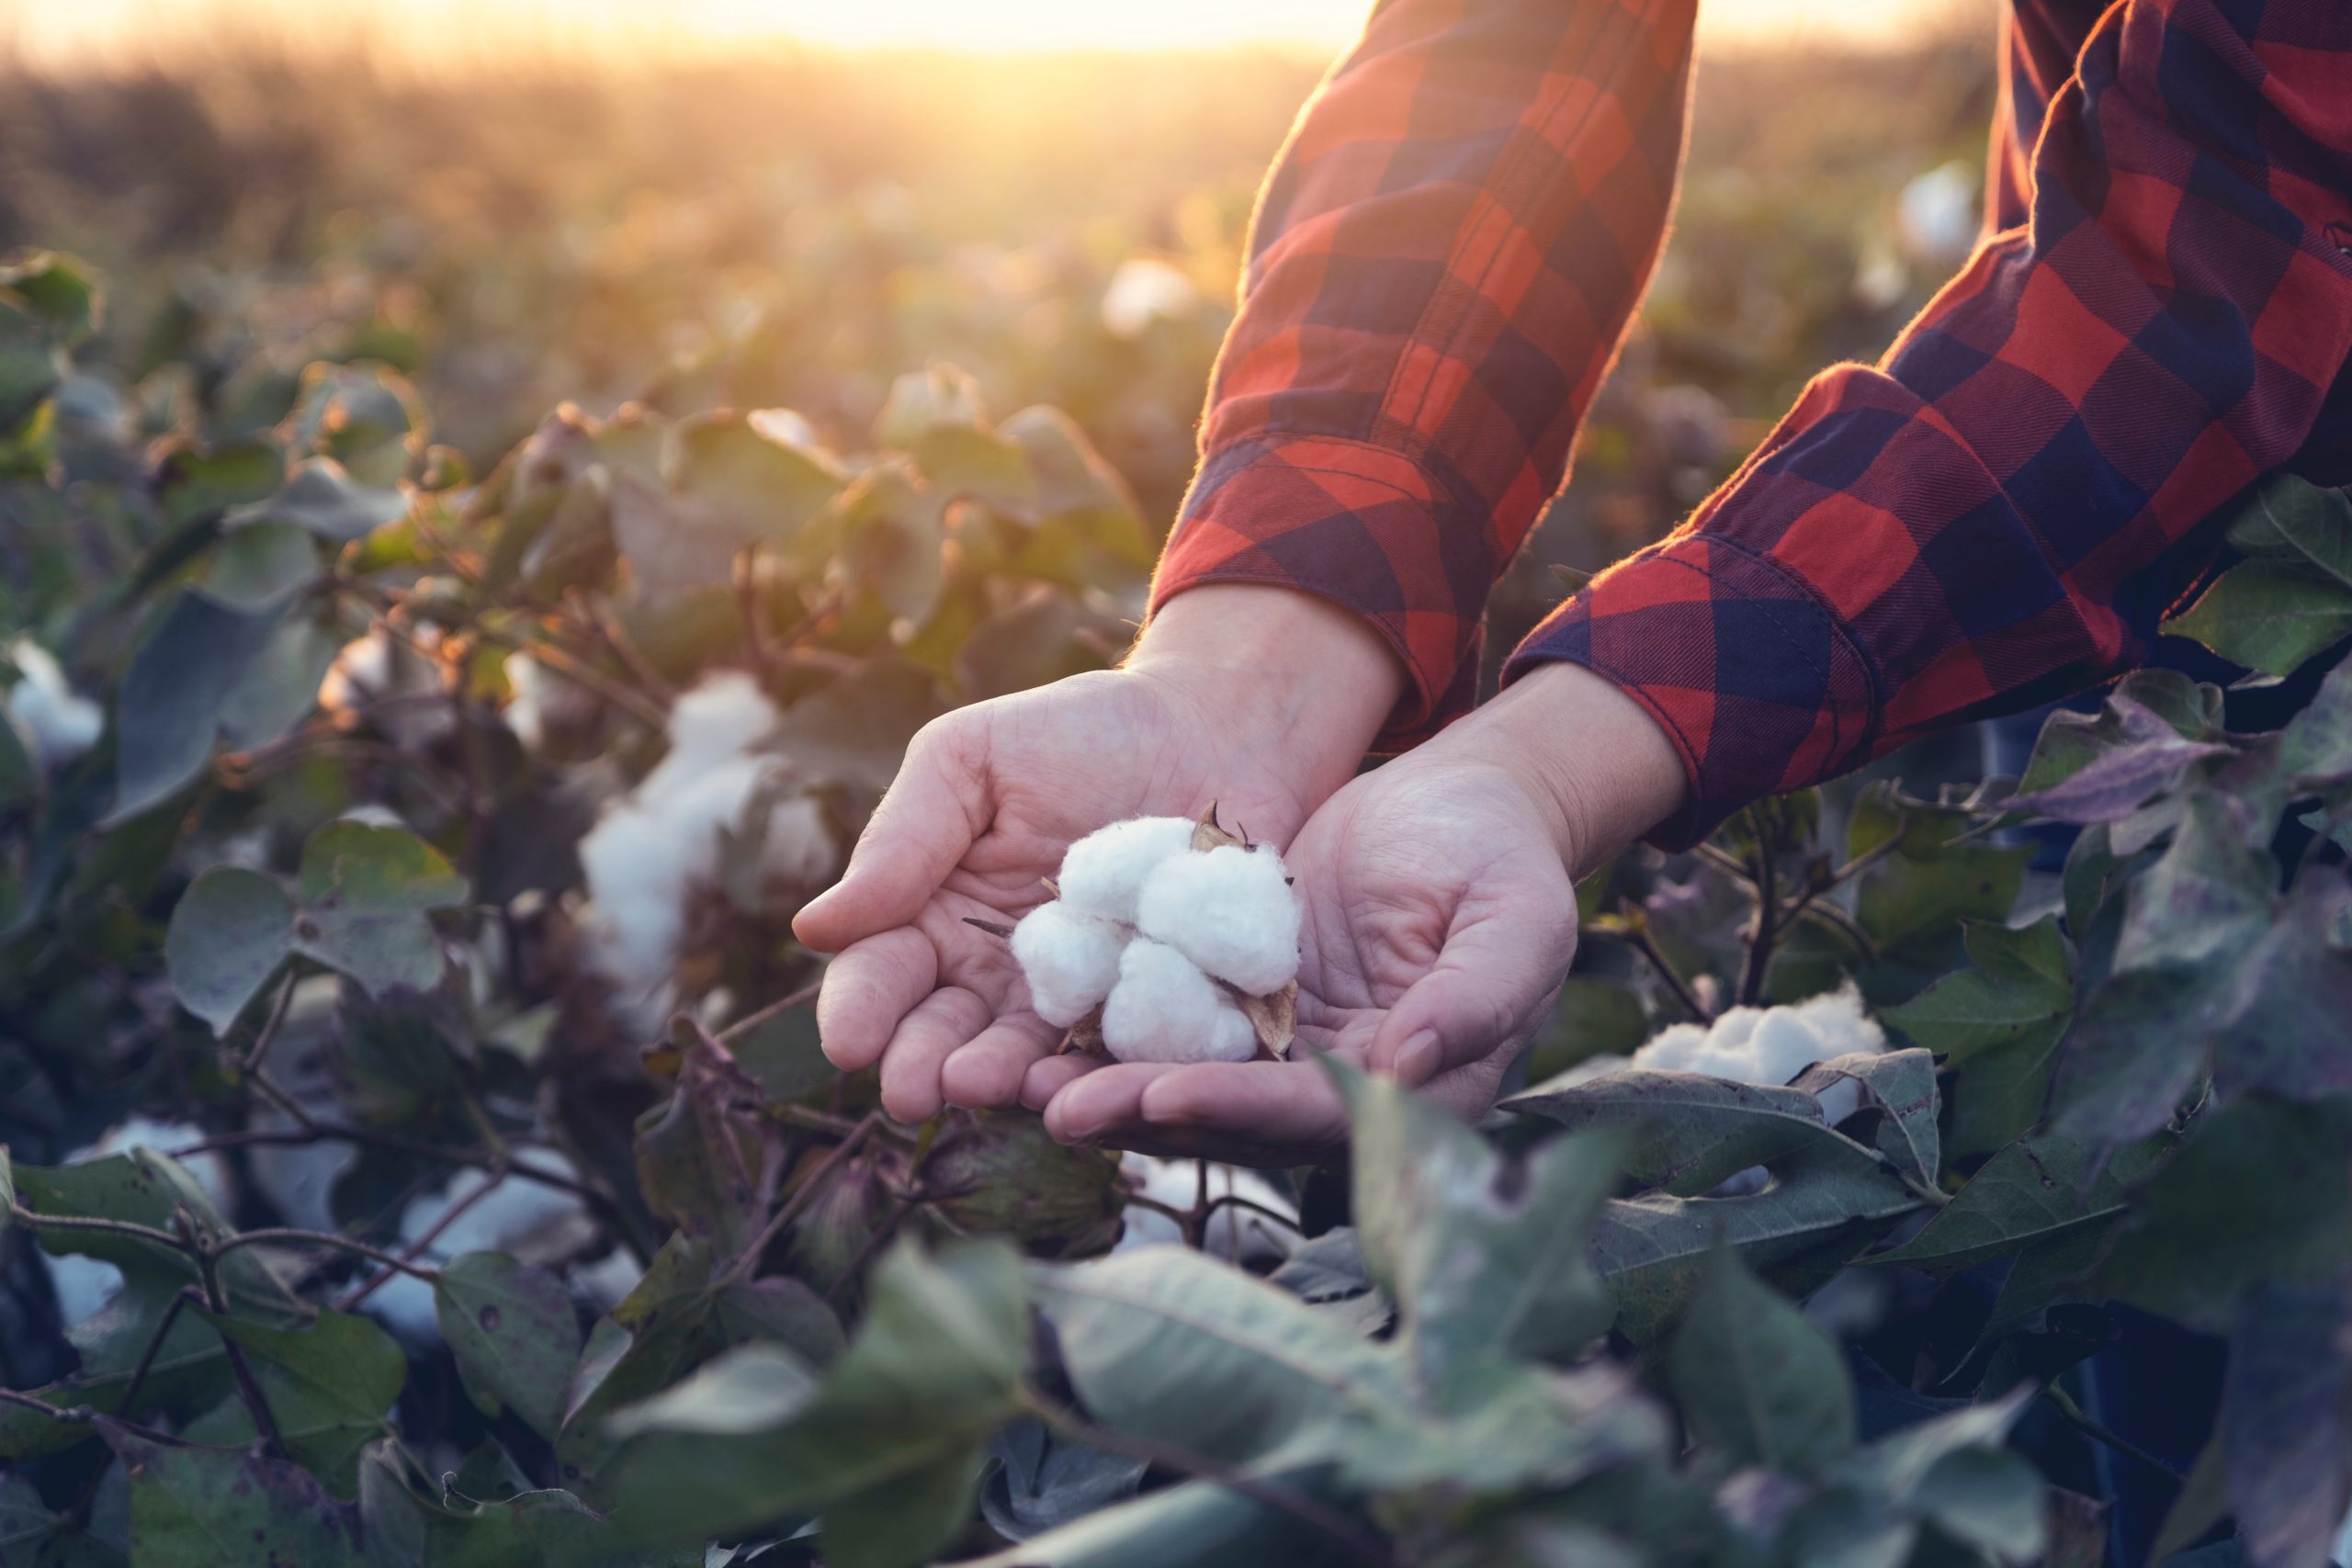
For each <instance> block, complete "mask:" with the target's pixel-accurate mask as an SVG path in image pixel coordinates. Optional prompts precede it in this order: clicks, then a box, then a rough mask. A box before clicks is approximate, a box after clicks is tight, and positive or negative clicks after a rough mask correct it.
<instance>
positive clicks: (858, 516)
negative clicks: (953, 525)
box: [831, 462, 947, 631]
mask: <svg viewBox="0 0 2352 1568" xmlns="http://www.w3.org/2000/svg"><path fill="white" fill-rule="evenodd" d="M833 517H834V520H835V526H836V529H837V531H838V534H839V537H838V539H837V540H835V541H833V542H832V546H831V547H832V549H833V550H834V552H836V554H837V557H838V559H839V562H840V570H841V571H842V574H843V575H844V576H845V577H846V578H847V579H848V581H849V582H850V585H851V586H852V587H853V588H854V589H855V590H856V591H857V592H859V593H861V594H865V595H870V596H871V597H873V598H875V599H876V600H878V601H880V603H881V604H882V607H883V608H884V609H885V610H887V611H888V613H889V614H890V615H891V617H892V619H893V620H894V621H896V622H899V623H900V624H901V625H903V626H905V627H906V628H907V629H908V630H909V631H911V630H912V628H913V627H915V626H920V625H921V624H922V622H924V621H925V620H928V619H929V618H930V616H931V612H932V610H933V608H934V607H935V606H936V605H937V604H938V603H939V591H940V586H941V584H942V583H943V582H944V581H945V571H944V563H943V560H942V556H943V552H944V548H945V545H946V536H947V535H946V517H945V498H944V496H942V495H941V494H940V493H939V492H938V491H931V490H925V489H923V488H922V486H921V485H920V483H919V481H918V480H917V478H916V476H915V474H914V472H913V470H912V469H911V468H909V467H908V466H907V465H906V464H905V463H903V462H889V463H884V464H882V465H880V466H878V467H876V468H869V469H868V470H866V471H865V473H863V474H861V475H859V476H858V477H857V479H855V480H854V481H853V482H852V483H851V485H850V487H849V489H848V490H846V491H842V497H841V500H840V502H839V504H838V507H837V509H836V511H835V513H833Z"/></svg>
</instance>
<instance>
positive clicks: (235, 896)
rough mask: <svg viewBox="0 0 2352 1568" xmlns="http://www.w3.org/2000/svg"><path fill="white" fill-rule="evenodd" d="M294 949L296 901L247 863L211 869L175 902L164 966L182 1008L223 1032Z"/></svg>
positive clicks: (167, 936)
mask: <svg viewBox="0 0 2352 1568" xmlns="http://www.w3.org/2000/svg"><path fill="white" fill-rule="evenodd" d="M293 951H294V901H293V900H292V899H290V898H288V897H287V896H286V890H285V889H284V888H283V887H280V886H278V885H277V880H276V879H275V878H273V877H268V876H265V875H263V874H261V873H260V872H257V871H247V870H245V869H244V868H243V867H242V866H216V867H215V868H213V869H212V870H210V871H208V872H206V873H205V874H203V875H202V876H199V877H198V878H197V879H196V881H195V882H194V883H193V884H192V885H190V886H189V887H188V890H187V892H186V893H185V894H183V895H181V897H180V901H179V902H178V903H177V904H176V905H175V906H173V908H172V921H171V926H170V928H169V929H168V930H167V931H165V932H164V967H165V968H166V969H167V970H168V971H169V972H170V974H171V977H172V994H173V995H174V996H175V997H177V998H179V1003H180V1006H182V1007H184V1008H186V1009H187V1010H188V1011H190V1012H192V1013H194V1014H196V1016H197V1017H198V1018H200V1019H202V1020H204V1021H205V1022H207V1023H209V1024H210V1025H211V1026H212V1032H213V1033H214V1034H215V1035H219V1036H223V1037H225V1036H226V1035H227V1034H228V1032H229V1031H230V1029H231V1028H232V1026H233V1025H234V1024H235V1023H236V1021H237V1019H238V1018H239V1016H240V1015H242V1014H243V1011H244V1010H245V1004H246V1003H248V1002H250V1001H252V1000H253V999H254V998H255V997H256V996H259V995H260V994H261V989H262V987H264V986H266V985H267V984H268V983H269V977H270V976H272V975H275V974H277V967H278V965H279V964H283V963H285V962H286V959H287V956H288V954H289V953H292V952H293Z"/></svg>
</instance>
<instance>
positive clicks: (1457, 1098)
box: [1022, 665, 1685, 1165]
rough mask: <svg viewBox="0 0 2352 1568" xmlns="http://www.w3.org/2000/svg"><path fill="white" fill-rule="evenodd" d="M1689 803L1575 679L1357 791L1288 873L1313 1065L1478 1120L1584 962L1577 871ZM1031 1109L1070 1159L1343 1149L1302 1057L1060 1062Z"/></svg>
mask: <svg viewBox="0 0 2352 1568" xmlns="http://www.w3.org/2000/svg"><path fill="white" fill-rule="evenodd" d="M1684 787H1685V783H1684V775H1683V771H1682V767H1681V764H1680V762H1679V760H1678V758H1677V756H1676V753H1675V751H1674V749H1673V746H1672V743H1671V742H1670V741H1669V740H1668V739H1667V737H1666V734H1665V732H1664V731H1663V730H1662V729H1660V728H1658V726H1657V723H1656V722H1655V721H1654V720H1652V719H1651V718H1650V717H1649V716H1647V715H1646V714H1645V712H1644V711H1643V710H1642V709H1641V708H1640V707H1639V706H1638V705H1635V704H1634V701H1633V700H1632V699H1631V698H1629V697H1627V696H1626V695H1624V694H1623V693H1622V692H1620V691H1618V690H1617V688H1616V687H1614V686H1613V685H1611V684H1610V682H1607V681H1605V680H1603V679H1602V678H1600V677H1599V676H1597V675H1593V674H1591V673H1590V672H1589V671H1585V670H1582V669H1580V668H1577V667H1576V666H1573V665H1556V666H1553V667H1551V668H1549V669H1545V670H1542V671H1535V672H1533V673H1531V674H1530V675H1528V676H1527V677H1526V678H1524V679H1523V680H1521V682H1519V683H1518V684H1516V685H1515V686H1513V687H1512V688H1511V690H1510V692H1508V693H1506V694H1503V695H1502V696H1501V697H1498V699H1496V701H1495V702H1493V703H1491V704H1489V705H1487V707H1486V708H1484V709H1482V710H1481V711H1480V712H1479V713H1477V714H1475V715H1473V716H1470V717H1468V718H1465V719H1464V720H1463V721H1462V722H1461V723H1459V724H1457V725H1455V726H1454V727H1453V728H1451V729H1449V730H1447V731H1446V732H1445V733H1444V734H1443V735H1442V736H1440V737H1439V738H1438V739H1434V740H1432V741H1430V742H1429V743H1428V744H1427V745H1425V746H1423V747H1421V748H1420V749H1419V750H1417V751H1414V752H1411V753H1409V754H1408V755H1407V756H1404V757H1401V758H1398V759H1397V761H1392V762H1390V763H1388V764H1387V765H1385V767H1382V768H1380V769H1378V770H1377V771H1375V772H1374V773H1367V774H1365V775H1364V776H1363V777H1361V778H1359V779H1357V780H1355V781H1354V782H1353V783H1351V784H1349V785H1348V786H1347V787H1346V788H1344V789H1342V790H1340V792H1339V793H1338V794H1336V795H1333V796H1332V797H1331V798H1330V800H1329V802H1328V803H1326V804H1325V805H1324V806H1323V807H1321V808H1319V809H1318V810H1317V812H1316V813H1315V815H1314V816H1313V817H1312V818H1310V819H1309V820H1308V822H1307V824H1306V828H1305V829H1303V830H1302V831H1301V832H1300V834H1299V835H1298V837H1297V839H1296V840H1294V841H1293V842H1292V844H1291V847H1290V849H1289V851H1288V852H1287V854H1286V856H1285V861H1286V863H1287V864H1288V865H1289V867H1290V869H1291V872H1292V874H1294V875H1295V878H1296V879H1297V880H1296V887H1297V891H1298V895H1299V897H1300V898H1301V900H1302V901H1303V903H1304V905H1305V919H1304V924H1303V928H1302V936H1301V942H1300V969H1299V1043H1300V1046H1301V1049H1302V1053H1303V1054H1305V1053H1312V1052H1317V1051H1330V1052H1334V1053H1336V1054H1338V1055H1341V1056H1343V1057H1345V1058H1346V1059H1348V1060H1350V1061H1352V1062H1354V1063H1355V1064H1356V1065H1358V1066H1365V1067H1369V1068H1370V1069H1371V1070H1373V1071H1374V1072H1379V1073H1384V1074H1386V1075H1388V1076H1391V1077H1395V1078H1396V1079H1397V1080H1398V1081H1399V1082H1401V1083H1404V1084H1406V1085H1407V1086H1408V1087H1412V1088H1417V1089H1420V1090H1421V1091H1422V1092H1423V1093H1425V1094H1427V1095H1429V1096H1430V1097H1431V1098H1433V1099H1435V1100H1439V1101H1440V1102H1441V1103H1442V1104H1444V1105H1446V1106H1447V1107H1448V1108H1449V1109H1451V1110H1453V1111H1456V1112H1457V1113H1459V1114H1462V1115H1464V1116H1476V1115H1477V1114H1479V1113H1481V1112H1482V1111H1484V1110H1485V1109H1486V1107H1487V1105H1488V1104H1489V1103H1490V1102H1491V1101H1492V1100H1493V1099H1494V1095H1495V1092H1496V1089H1498V1086H1499V1085H1500V1083H1501V1081H1502V1076H1503V1074H1504V1072H1505V1071H1506V1070H1507V1069H1508V1068H1509V1067H1510V1064H1511V1063H1512V1061H1514V1060H1515V1059H1516V1058H1517V1057H1518V1055H1519V1054H1520V1053H1521V1051H1522V1050H1524V1049H1525V1048H1526V1045H1527V1043H1528V1042H1529V1041H1530V1040H1531V1039H1532V1037H1533V1035H1534V1033H1535V1031H1536V1029H1537V1028H1538V1026H1539V1025H1540V1024H1541V1023H1542V1022H1543V1021H1544V1017H1545V1015H1546V1014H1547V1013H1548V1012H1549V1011H1550V1010H1551V1005H1552V1000H1553V998H1554V997H1555V995H1556V994H1557V993H1558V990H1559V986H1560V981H1561V979H1562V978H1563V976H1566V973H1567V968H1568V961H1569V959H1570V957H1571V956H1572V955H1573V954H1574V953H1575V951H1576V889H1575V886H1574V883H1573V881H1572V880H1571V874H1572V873H1575V872H1581V871H1584V870H1588V869H1589V868H1590V867H1592V866H1593V865H1596V864H1598V863H1600V861H1602V860H1604V859H1606V858H1607V857H1608V856H1609V855H1610V854H1612V853H1614V852H1616V850H1617V849H1619V848H1621V847H1623V845H1624V844H1625V843H1627V842H1630V841H1631V840H1632V839H1633V838H1634V837H1635V836H1636V835H1637V834H1639V833H1640V832H1642V831H1643V830H1645V829H1647V828H1648V827H1650V826H1651V825H1653V824H1654V823H1656V822H1657V821H1658V820H1659V819H1661V818H1664V817H1666V816H1667V815H1668V813H1670V812H1671V811H1672V810H1673V809H1674V808H1675V807H1677V806H1678V805H1679V802H1680V799H1681V794H1682V791H1683V789H1684ZM1022 1097H1023V1100H1024V1101H1026V1102H1027V1103H1029V1104H1030V1105H1033V1106H1036V1107H1040V1108H1042V1109H1043V1110H1044V1111H1045V1115H1046V1127H1047V1128H1048V1130H1050V1131H1051V1132H1052V1133H1053V1134H1054V1135H1055V1136H1057V1137H1058V1138H1062V1139H1064V1140H1067V1141H1070V1142H1078V1143H1095V1144H1113V1145H1119V1146H1121V1147H1127V1148H1138V1149H1144V1150H1147V1151H1149V1152H1153V1153H1159V1154H1167V1155H1187V1156H1189V1155H1199V1156H1209V1157H1214V1158H1218V1159H1225V1160H1230V1161H1233V1162H1235V1163H1239V1164H1255V1165H1280V1164H1295V1163H1299V1162H1300V1161H1302V1160H1306V1159H1312V1158H1316V1157H1319V1156H1323V1155H1325V1154H1328V1153H1329V1152H1331V1151H1332V1150H1334V1149H1336V1148H1337V1147H1339V1146H1340V1145H1342V1144H1343V1143H1344V1142H1345V1141H1346V1137H1347V1119H1346V1113H1345V1111H1344V1108H1343V1107H1342V1105H1341V1103H1340V1096H1339V1094H1338V1091H1337V1089H1335V1087H1334V1086H1333V1085H1332V1083H1331V1081H1330V1079H1329V1077H1328V1075H1326V1074H1325V1073H1324V1071H1323V1070H1322V1068H1321V1067H1319V1066H1317V1064H1315V1063H1314V1062H1313V1061H1311V1060H1306V1059H1304V1055H1302V1058H1301V1059H1297V1060H1293V1061H1288V1062H1268V1061H1258V1062H1244V1063H1232V1064H1216V1063H1204V1064H1194V1065H1187V1066H1168V1065H1160V1064H1148V1063H1129V1064H1120V1065H1114V1066H1093V1065H1092V1064H1090V1063H1088V1062H1085V1061H1083V1060H1080V1059H1078V1058H1070V1057H1046V1058H1043V1059H1041V1060H1039V1061H1037V1062H1036V1064H1035V1066H1031V1067H1030V1068H1029V1070H1028V1077H1027V1080H1026V1082H1025V1083H1024V1085H1023V1096H1022Z"/></svg>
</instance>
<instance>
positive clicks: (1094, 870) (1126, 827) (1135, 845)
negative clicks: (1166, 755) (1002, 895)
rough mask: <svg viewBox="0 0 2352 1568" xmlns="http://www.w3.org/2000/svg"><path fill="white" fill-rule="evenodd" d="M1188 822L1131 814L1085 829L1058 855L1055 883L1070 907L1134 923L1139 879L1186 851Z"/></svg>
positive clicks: (1189, 845) (1190, 842) (1188, 848)
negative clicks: (1122, 818)
mask: <svg viewBox="0 0 2352 1568" xmlns="http://www.w3.org/2000/svg"><path fill="white" fill-rule="evenodd" d="M1192 847H1193V824H1192V823H1191V822H1190V821H1188V820H1186V819H1185V818H1182V817H1134V818H1128V819H1127V820H1126V821H1125V822H1114V823H1112V824H1111V825H1110V826H1109V827H1108V828H1103V829H1098V830H1097V831H1095V832H1091V833H1089V834H1088V835H1087V836H1086V837H1084V838H1083V839H1080V840H1078V842H1076V843H1074V844H1072V845H1071V846H1070V847H1069V852H1067V853H1065V854H1064V855H1063V856H1062V869H1061V875H1060V877H1059V878H1058V879H1057V885H1058V886H1059V887H1060V888H1061V897H1062V901H1063V902H1064V903H1066V904H1069V906H1070V907H1071V908H1076V909H1080V910H1083V911H1084V912H1085V913H1087V914H1090V915H1100V916H1102V917H1103V919H1106V920H1117V921H1120V922H1121V923H1123V924H1125V925H1133V924H1135V921H1136V896H1137V895H1138V894H1140V893H1141V892H1142V890H1143V884H1144V878H1146V877H1148V876H1149V875H1150V874H1152V872H1153V871H1154V870H1156V869H1158V867H1159V865H1160V864H1161V863H1163V862H1165V861H1168V860H1170V859H1172V858H1173V857H1175V856H1177V855H1182V854H1189V853H1191V852H1192Z"/></svg>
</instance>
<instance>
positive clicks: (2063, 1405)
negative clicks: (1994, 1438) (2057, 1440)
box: [2041, 1383, 2183, 1482]
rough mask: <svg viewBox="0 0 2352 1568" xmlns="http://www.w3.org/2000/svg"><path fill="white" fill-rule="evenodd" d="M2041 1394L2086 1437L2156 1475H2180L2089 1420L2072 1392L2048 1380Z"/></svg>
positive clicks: (2119, 1435)
mask: <svg viewBox="0 0 2352 1568" xmlns="http://www.w3.org/2000/svg"><path fill="white" fill-rule="evenodd" d="M2041 1397H2042V1398H2044V1399H2046V1400H2048V1401H2049V1402H2050V1404H2051V1407H2052V1409H2054V1410H2056V1411H2057V1412H2058V1415H2059V1416H2060V1417H2061V1418H2062V1419H2063V1420H2064V1421H2065V1423H2066V1425H2068V1426H2069V1427H2074V1428H2075V1430H2076V1431H2077V1432H2080V1433H2081V1434H2082V1435H2083V1436H2085V1437H2086V1438H2090V1439H2091V1440H2092V1441H2093V1442H2097V1443H2104V1444H2106V1445H2107V1446H2108V1447H2109V1448H2110V1449H2113V1450H2115V1451H2116V1452H2117V1453H2120V1454H2121V1455H2122V1456H2123V1457H2124V1458H2125V1459H2128V1460H2131V1461H2134V1462H2135V1463H2138V1464H2143V1465H2145V1466H2147V1467H2148V1468H2149V1469H2150V1470H2153V1471H2154V1472H2156V1473H2157V1474H2158V1475H2162V1476H2166V1477H2169V1478H2170V1479H2171V1480H2173V1481H2176V1482H2177V1481H2180V1480H2181V1479H2183V1477H2182V1475H2181V1473H2180V1472H2179V1471H2177V1470H2175V1469H2174V1468H2173V1467H2172V1466H2171V1465H2169V1464H2166V1463H2165V1461H2163V1460H2161V1459H2159V1458H2157V1457H2156V1456H2155V1455H2154V1454H2152V1453H2150V1452H2149V1451H2148V1450H2145V1449H2143V1448H2142V1447H2141V1446H2140V1445H2139V1444H2137V1443H2135V1442H2133V1441H2132V1440H2131V1438H2127V1437H2125V1436H2124V1435H2123V1434H2122V1433H2120V1432H2118V1431H2115V1430H2114V1429H2112V1428H2111V1427H2104V1426H2101V1425H2100V1424H2099V1423H2098V1422H2097V1421H2094V1420H2092V1419H2091V1417H2090V1415H2089V1413H2088V1412H2086V1410H2084V1409H2083V1407H2082V1406H2081V1405H2079V1404H2075V1399H2074V1396H2073V1395H2072V1394H2070V1393H2067V1392H2066V1391H2065V1390H2064V1389H2063V1388H2060V1387H2059V1386H2058V1385H2057V1384H2056V1383H2052V1384H2050V1385H2049V1386H2048V1387H2046V1388H2044V1389H2043V1390H2042V1391H2041Z"/></svg>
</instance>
